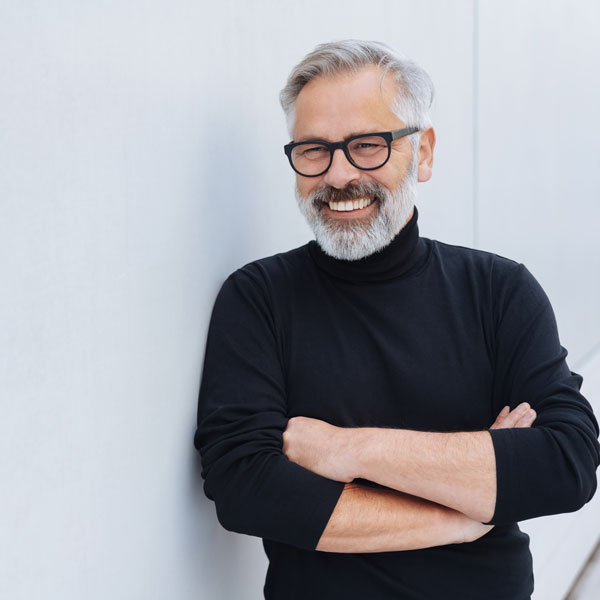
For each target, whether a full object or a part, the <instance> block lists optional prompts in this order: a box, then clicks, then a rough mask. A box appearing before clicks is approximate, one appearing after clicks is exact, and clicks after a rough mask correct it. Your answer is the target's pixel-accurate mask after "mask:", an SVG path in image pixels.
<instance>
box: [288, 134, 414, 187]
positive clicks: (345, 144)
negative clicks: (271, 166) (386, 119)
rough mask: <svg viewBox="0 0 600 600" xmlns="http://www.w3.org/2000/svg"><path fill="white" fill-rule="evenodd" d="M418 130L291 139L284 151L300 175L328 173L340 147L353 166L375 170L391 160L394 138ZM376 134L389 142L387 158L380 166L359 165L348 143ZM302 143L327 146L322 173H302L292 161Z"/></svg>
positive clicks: (364, 169)
mask: <svg viewBox="0 0 600 600" xmlns="http://www.w3.org/2000/svg"><path fill="white" fill-rule="evenodd" d="M417 131H419V128H418V127H404V128H402V129H395V130H394V131H378V132H376V133H361V134H359V135H353V136H352V137H349V138H347V139H345V140H343V141H341V142H326V141H324V140H303V141H302V142H294V141H291V142H290V143H289V144H286V145H285V146H284V147H283V151H284V152H285V155H286V156H287V157H288V160H289V161H290V166H291V167H292V169H294V171H295V172H296V173H298V175H300V176H301V177H320V176H321V175H323V174H325V173H327V171H329V168H330V167H331V164H332V163H333V153H334V152H335V151H336V150H338V149H341V150H342V151H343V152H344V156H345V157H346V158H347V159H348V162H349V163H350V164H351V165H352V166H354V167H356V168H357V169H360V170H361V171H375V170H377V169H381V167H383V165H385V164H386V163H387V162H388V160H390V156H391V155H392V142H393V141H394V140H397V139H400V138H403V137H406V136H407V135H411V134H413V133H416V132H417ZM374 135H378V136H380V137H382V138H383V139H384V140H385V141H386V142H387V148H388V153H387V156H386V158H385V160H384V161H383V162H382V163H381V164H380V165H379V166H378V167H361V166H360V165H357V164H356V163H355V162H354V160H353V159H352V156H350V151H349V150H348V144H350V142H353V141H354V140H357V139H360V138H365V137H373V136H374ZM302 144H321V145H322V146H326V147H327V148H328V149H329V164H328V165H327V168H326V169H324V170H323V171H321V172H320V173H316V174H315V175H305V174H304V173H300V171H298V169H296V167H295V166H294V162H293V161H292V150H293V149H294V148H295V147H296V146H300V145H302Z"/></svg>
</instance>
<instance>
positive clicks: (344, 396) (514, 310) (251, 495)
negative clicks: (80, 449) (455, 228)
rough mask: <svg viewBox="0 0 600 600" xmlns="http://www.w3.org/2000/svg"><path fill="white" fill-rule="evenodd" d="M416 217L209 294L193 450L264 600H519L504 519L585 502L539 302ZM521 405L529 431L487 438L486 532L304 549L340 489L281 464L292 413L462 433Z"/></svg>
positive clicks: (595, 458) (585, 453) (507, 273)
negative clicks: (360, 242)
mask: <svg viewBox="0 0 600 600" xmlns="http://www.w3.org/2000/svg"><path fill="white" fill-rule="evenodd" d="M417 218H418V213H417V211H416V209H415V213H414V215H413V217H412V219H411V221H410V222H409V223H408V224H407V225H406V227H404V229H403V230H402V231H401V232H400V234H399V235H398V236H397V237H396V239H395V240H394V241H393V242H392V243H391V244H390V245H389V246H388V247H387V248H385V249H384V250H382V251H381V252H379V253H377V254H374V255H372V256H370V257H368V258H365V259H362V260H359V261H352V262H351V261H341V260H337V259H333V258H331V257H329V256H327V255H325V254H324V253H323V252H322V251H321V249H320V247H319V246H318V245H317V244H316V243H315V242H311V243H309V244H307V245H305V246H302V247H300V248H297V249H295V250H292V251H290V252H286V253H283V254H278V255H276V256H272V257H270V258H266V259H263V260H259V261H256V262H253V263H251V264H249V265H246V266H245V267H243V268H241V269H239V270H238V271H236V272H235V273H233V274H232V275H231V276H230V277H229V278H228V279H227V280H226V282H225V283H224V285H223V287H222V289H221V291H220V293H219V296H218V298H217V300H216V303H215V307H214V311H213V315H212V319H211V324H210V329H209V335H208V342H207V348H206V356H205V365H204V372H203V378H202V384H201V388H200V397H199V410H198V429H197V432H196V437H195V445H196V447H197V449H198V450H199V451H200V453H201V455H202V465H203V471H202V474H203V477H204V478H205V491H206V494H207V496H208V497H209V498H211V499H213V500H214V501H215V503H216V509H217V515H218V518H219V520H220V522H221V524H222V525H223V526H224V527H225V528H227V529H229V530H232V531H237V532H240V533H246V534H250V535H254V536H259V537H262V538H264V547H265V551H266V553H267V555H268V557H269V561H270V566H269V570H268V573H267V579H266V583H265V597H266V598H267V599H273V600H281V599H286V600H287V599H296V598H297V599H299V600H300V599H302V600H306V599H307V598H311V599H321V598H323V599H327V600H334V599H337V598H340V599H342V598H343V599H345V600H351V599H360V600H364V598H376V599H379V600H385V599H392V598H393V599H398V598H403V599H404V598H406V599H411V598H414V599H417V598H418V599H438V598H444V599H449V598H460V599H465V598H486V599H494V598H497V599H502V600H507V599H511V600H516V599H521V598H529V596H530V594H531V592H532V590H533V575H532V565H531V555H530V552H529V540H528V537H527V535H525V534H524V533H522V532H521V531H520V530H519V528H518V526H517V525H516V522H517V521H519V520H522V519H528V518H531V517H535V516H540V515H547V514H553V513H559V512H566V511H572V510H576V509H577V508H579V507H581V506H582V505H583V504H584V503H585V502H587V501H588V500H589V499H590V498H591V497H592V495H593V493H594V491H595V488H596V476H595V470H596V467H597V466H598V463H599V460H600V451H599V446H598V442H597V435H598V425H597V423H596V420H595V418H594V416H593V414H592V411H591V408H590V405H589V404H588V402H587V401H586V400H585V398H584V397H583V396H582V395H581V394H580V392H579V389H580V386H581V377H580V376H579V375H577V374H574V373H572V372H571V371H570V370H569V368H568V366H567V364H566V362H565V357H566V354H567V353H566V350H565V349H564V348H562V346H561V345H560V343H559V338H558V335H557V330H556V323H555V319H554V315H553V312H552V308H551V306H550V303H549V301H548V299H547V297H546V295H545V294H544V292H543V290H542V289H541V287H540V286H539V284H538V283H537V281H536V280H535V279H534V278H533V276H532V275H531V274H530V273H529V271H527V269H526V268H525V267H524V266H523V265H521V264H518V263H515V262H513V261H511V260H508V259H506V258H502V257H499V256H497V255H495V254H491V253H487V252H481V251H476V250H471V249H468V248H462V247H457V246H451V245H447V244H443V243H440V242H437V241H432V240H429V239H426V238H422V237H420V236H419V230H418V226H417ZM524 401H527V402H529V403H530V404H531V405H532V406H533V407H534V408H535V409H536V411H537V413H538V417H537V420H536V422H535V423H534V426H533V427H532V428H530V429H514V430H494V431H492V432H491V435H492V439H493V444H494V450H495V453H496V464H497V479H498V496H497V502H496V511H495V515H494V517H493V519H492V523H494V524H496V527H495V528H494V529H493V530H492V531H491V532H490V533H488V534H487V535H486V536H484V537H483V538H481V539H479V540H477V541H476V542H473V543H470V544H456V545H448V546H441V547H436V548H431V549H426V550H417V551H405V552H384V553H374V554H337V553H326V552H316V551H315V550H314V548H315V547H316V545H317V543H318V541H319V538H320V536H321V534H322V532H323V529H324V528H325V526H326V524H327V521H328V519H329V517H330V515H331V513H332V512H333V510H334V508H335V504H336V502H337V500H338V498H339V495H340V493H341V491H342V489H343V483H340V482H335V481H331V480H328V479H325V478H323V477H321V476H319V475H316V474H314V473H311V472H310V471H308V470H306V469H304V468H302V467H300V466H298V465H296V464H294V463H292V462H290V461H288V459H287V458H286V457H285V455H283V454H282V449H281V448H282V440H281V434H282V432H283V431H284V429H285V427H286V424H287V420H288V419H289V418H290V417H293V416H298V415H303V416H309V417H314V418H317V419H323V420H325V421H327V422H329V423H332V424H333V425H337V426H341V427H366V426H369V427H394V428H405V429H416V430H426V431H440V432H449V431H476V430H485V429H488V428H489V427H490V425H491V424H492V422H493V421H494V419H495V417H496V415H497V414H498V413H499V412H500V410H501V409H502V407H503V406H504V405H505V404H509V405H510V406H511V407H515V406H516V405H517V404H519V403H521V402H524ZM364 483H367V484H368V483H369V482H364Z"/></svg>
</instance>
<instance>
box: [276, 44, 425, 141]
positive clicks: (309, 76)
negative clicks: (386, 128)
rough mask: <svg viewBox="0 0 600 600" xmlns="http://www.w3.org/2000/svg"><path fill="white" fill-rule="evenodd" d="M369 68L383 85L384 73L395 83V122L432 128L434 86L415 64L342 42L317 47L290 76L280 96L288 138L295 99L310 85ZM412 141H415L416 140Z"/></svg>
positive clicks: (384, 49)
mask: <svg viewBox="0 0 600 600" xmlns="http://www.w3.org/2000/svg"><path fill="white" fill-rule="evenodd" d="M370 65H375V66H377V67H380V68H381V69H382V81H383V78H384V77H385V75H386V74H387V73H391V74H392V75H393V77H394V79H395V81H396V82H397V84H398V94H397V96H396V99H395V101H394V106H393V111H394V113H395V114H396V115H397V116H398V118H400V119H401V120H402V121H404V123H405V124H406V126H407V127H418V128H419V129H426V128H427V127H431V119H430V117H429V108H430V106H431V102H432V101H433V82H432V81H431V78H430V77H429V75H428V74H427V73H426V72H425V71H424V70H423V69H422V68H421V67H420V66H419V65H418V64H417V63H416V62H414V61H413V60H410V59H409V58H406V57H404V56H402V55H400V54H398V53H397V52H396V51H395V50H393V49H392V48H390V47H389V46H386V45H385V44H382V43H381V42H367V41H362V40H342V41H339V42H329V43H326V44H320V45H318V46H317V47H316V48H315V50H314V51H313V52H311V53H310V54H307V55H306V56H305V57H304V59H303V60H302V61H301V62H300V63H299V64H298V65H296V67H294V69H293V70H292V72H291V73H290V76H289V77H288V80H287V83H286V85H285V87H284V88H283V89H282V90H281V93H280V94H279V101H280V102H281V106H282V108H283V111H284V113H285V116H286V121H287V126H288V130H289V132H290V135H291V134H292V130H293V127H294V120H295V116H296V115H295V105H296V99H297V98H298V94H300V91H301V90H302V88H303V87H304V86H305V85H306V84H307V83H308V82H309V81H312V80H313V79H315V78H316V77H319V76H332V75H338V74H341V73H356V72H358V71H360V70H361V69H363V68H365V67H368V66H370ZM414 137H417V139H418V136H414ZM412 138H413V136H411V141H413V140H412Z"/></svg>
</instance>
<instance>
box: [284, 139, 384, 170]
mask: <svg viewBox="0 0 600 600" xmlns="http://www.w3.org/2000/svg"><path fill="white" fill-rule="evenodd" d="M388 152H389V150H388V143H387V141H386V139H385V138H384V137H382V136H379V135H373V136H369V137H361V138H358V139H355V140H352V141H351V142H350V143H349V144H348V153H349V154H350V157H351V158H352V160H353V161H354V163H355V164H356V165H357V166H358V167H362V168H363V169H377V168H378V167H381V166H382V165H384V164H385V162H386V161H387V159H388ZM330 159H331V151H330V149H329V148H328V147H327V146H325V145H323V144H318V143H317V144H315V143H314V142H313V143H310V142H308V143H305V144H298V145H297V146H295V147H294V148H293V150H292V162H293V164H294V168H295V169H296V170H297V171H299V172H300V173H302V174H305V175H316V174H317V173H322V172H323V171H325V170H326V169H327V167H328V166H329V161H330Z"/></svg>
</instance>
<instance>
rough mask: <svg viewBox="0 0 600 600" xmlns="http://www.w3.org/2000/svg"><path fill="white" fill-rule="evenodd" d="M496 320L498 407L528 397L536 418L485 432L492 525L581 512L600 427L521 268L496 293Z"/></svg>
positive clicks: (535, 287)
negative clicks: (489, 445) (491, 456)
mask: <svg viewBox="0 0 600 600" xmlns="http://www.w3.org/2000/svg"><path fill="white" fill-rule="evenodd" d="M495 319H496V344H495V346H496V366H495V382H496V383H495V388H496V390H495V392H496V395H497V396H498V397H499V398H500V402H501V404H500V405H505V404H508V405H510V407H511V408H514V407H515V406H517V405H518V404H520V403H521V402H529V403H530V404H531V406H532V407H533V408H534V409H535V410H536V412H537V419H536V421H535V422H534V424H533V426H532V427H531V428H529V429H496V430H491V431H490V434H491V436H492V441H493V445H494V451H495V455H496V472H497V497H496V508H495V513H494V516H493V518H492V520H491V521H490V522H491V523H493V524H495V525H500V524H507V523H511V522H515V521H521V520H524V519H530V518H532V517H539V516H543V515H550V514H556V513H563V512H571V511H575V510H578V509H579V508H581V507H582V506H583V505H584V504H585V503H586V502H588V501H589V500H590V499H591V498H592V496H593V495H594V492H595V490H596V468H597V467H598V463H599V462H600V450H599V446H598V440H597V436H598V424H597V422H596V419H595V418H594V415H593V412H592V408H591V406H590V404H589V403H588V402H587V400H586V399H585V398H584V397H583V396H582V395H581V393H580V391H579V390H580V388H581V383H582V378H581V377H580V376H579V375H577V374H576V373H572V372H571V371H570V370H569V368H568V366H567V363H566V361H565V358H566V356H567V351H566V350H565V349H564V348H563V347H562V346H561V345H560V342H559V338H558V332H557V327H556V320H555V317H554V313H553V311H552V307H551V305H550V302H549V300H548V298H547V296H546V294H545V293H544V291H543V290H542V288H541V286H540V285H539V283H538V282H537V281H536V280H535V279H534V277H533V276H532V275H531V273H529V271H528V270H527V269H526V268H525V267H524V266H523V265H519V266H518V267H517V269H516V271H515V272H514V273H513V278H512V279H511V281H510V283H509V284H507V285H506V286H505V290H504V293H502V292H501V293H500V294H499V299H498V306H497V311H496V315H495Z"/></svg>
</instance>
